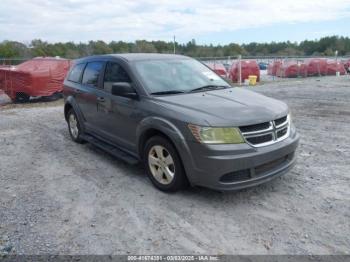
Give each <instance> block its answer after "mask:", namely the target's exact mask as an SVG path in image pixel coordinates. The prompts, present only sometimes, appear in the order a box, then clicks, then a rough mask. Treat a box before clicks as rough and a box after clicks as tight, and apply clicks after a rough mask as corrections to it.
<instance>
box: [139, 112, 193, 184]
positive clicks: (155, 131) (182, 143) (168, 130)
mask: <svg viewBox="0 0 350 262" xmlns="http://www.w3.org/2000/svg"><path fill="white" fill-rule="evenodd" d="M136 133H137V137H138V141H137V150H138V152H137V153H138V155H139V157H140V160H141V161H142V160H143V150H144V146H145V145H146V142H147V140H148V139H150V138H151V137H153V136H157V135H159V136H162V137H164V138H166V139H167V140H168V141H169V142H170V143H171V144H172V145H173V146H174V148H175V150H176V151H177V153H178V155H179V157H180V159H181V162H182V165H183V167H184V169H185V173H186V177H187V179H188V180H189V182H190V184H193V183H192V181H193V178H192V175H191V172H190V170H191V166H192V161H193V160H192V156H191V154H190V149H189V147H188V145H187V143H186V140H185V137H184V136H183V134H182V133H181V131H180V130H179V129H178V128H177V127H176V126H175V125H174V124H173V123H171V122H170V121H169V120H166V119H163V118H158V117H152V118H148V119H145V120H144V121H142V122H141V123H140V125H139V127H138V128H137V132H136Z"/></svg>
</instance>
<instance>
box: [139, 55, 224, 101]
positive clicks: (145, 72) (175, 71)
mask: <svg viewBox="0 0 350 262" xmlns="http://www.w3.org/2000/svg"><path fill="white" fill-rule="evenodd" d="M135 68H136V71H137V73H138V74H139V76H140V77H141V80H142V81H143V83H144V84H145V85H146V88H147V90H148V92H149V93H151V94H152V93H166V92H173V93H176V92H177V91H178V92H190V91H191V90H194V89H198V88H201V87H205V86H214V87H215V86H220V87H230V85H229V84H228V83H227V82H226V81H224V80H223V79H222V78H220V77H219V76H218V75H216V74H215V73H214V72H213V71H211V70H210V69H209V68H207V67H206V66H205V65H203V64H202V63H200V62H198V61H196V60H194V59H169V60H147V61H136V62H135Z"/></svg>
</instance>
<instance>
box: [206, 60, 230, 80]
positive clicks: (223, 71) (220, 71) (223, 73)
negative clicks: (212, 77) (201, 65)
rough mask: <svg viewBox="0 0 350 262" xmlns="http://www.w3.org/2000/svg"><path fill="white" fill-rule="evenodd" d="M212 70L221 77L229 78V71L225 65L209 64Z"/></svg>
mask: <svg viewBox="0 0 350 262" xmlns="http://www.w3.org/2000/svg"><path fill="white" fill-rule="evenodd" d="M206 65H207V66H208V67H209V68H210V69H211V70H213V71H214V72H215V73H216V74H218V75H219V76H221V77H227V71H226V68H225V67H224V65H223V64H220V63H207V64H206Z"/></svg>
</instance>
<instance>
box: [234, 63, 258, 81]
mask: <svg viewBox="0 0 350 262" xmlns="http://www.w3.org/2000/svg"><path fill="white" fill-rule="evenodd" d="M250 75H255V76H256V77H257V79H256V81H257V82H259V81H260V69H259V66H258V63H257V62H256V61H255V60H241V79H242V82H244V80H245V79H248V77H249V76H250ZM229 78H230V79H231V81H232V82H238V81H239V62H238V61H236V62H234V63H233V64H232V66H231V69H230V72H229Z"/></svg>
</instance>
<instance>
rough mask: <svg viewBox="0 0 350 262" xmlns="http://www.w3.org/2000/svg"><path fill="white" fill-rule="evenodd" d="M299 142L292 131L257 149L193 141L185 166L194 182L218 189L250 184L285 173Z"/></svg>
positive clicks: (292, 162)
mask: <svg viewBox="0 0 350 262" xmlns="http://www.w3.org/2000/svg"><path fill="white" fill-rule="evenodd" d="M298 143H299V136H298V135H297V133H296V132H295V130H293V132H291V134H290V136H289V137H288V138H286V139H285V140H283V141H280V142H277V143H276V144H273V145H269V146H266V147H260V148H253V147H251V146H249V145H248V144H239V145H203V144H199V143H195V142H192V143H190V144H189V146H188V148H189V150H190V152H191V153H190V154H189V156H187V157H186V160H185V161H184V162H185V169H186V173H187V176H188V178H189V180H190V182H191V183H192V184H193V185H199V186H204V187H208V188H212V189H217V190H237V189H242V188H247V187H252V186H256V185H259V184H261V183H265V182H267V181H269V180H271V179H274V178H276V177H279V176H281V175H283V174H285V173H286V172H288V171H289V170H290V169H291V168H292V167H293V165H294V164H295V150H296V148H297V146H298Z"/></svg>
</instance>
